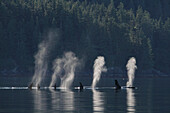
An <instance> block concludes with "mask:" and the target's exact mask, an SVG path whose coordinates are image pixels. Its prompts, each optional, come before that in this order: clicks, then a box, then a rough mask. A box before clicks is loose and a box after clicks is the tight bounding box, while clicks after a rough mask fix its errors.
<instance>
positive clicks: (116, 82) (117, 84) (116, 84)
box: [115, 80, 121, 90]
mask: <svg viewBox="0 0 170 113" xmlns="http://www.w3.org/2000/svg"><path fill="white" fill-rule="evenodd" d="M115 86H116V90H118V89H121V86H120V85H119V83H118V81H117V80H115Z"/></svg>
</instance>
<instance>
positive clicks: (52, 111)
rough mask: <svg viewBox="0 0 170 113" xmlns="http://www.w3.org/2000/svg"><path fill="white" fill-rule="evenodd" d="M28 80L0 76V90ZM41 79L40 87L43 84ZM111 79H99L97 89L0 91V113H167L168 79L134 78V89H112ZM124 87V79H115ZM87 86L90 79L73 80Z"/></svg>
mask: <svg viewBox="0 0 170 113" xmlns="http://www.w3.org/2000/svg"><path fill="white" fill-rule="evenodd" d="M30 80H31V77H21V76H20V77H17V76H15V77H0V87H1V88H2V87H12V86H13V87H25V86H27V85H28V84H29V82H30ZM49 80H50V79H46V80H44V86H47V84H48V83H47V81H49ZM114 80H115V78H101V80H100V82H99V83H98V85H97V86H98V89H96V90H91V89H84V90H83V91H82V92H80V91H79V90H77V89H74V88H72V89H70V90H60V89H57V90H50V89H41V90H28V89H0V113H62V112H63V113H65V112H66V113H93V112H94V113H99V112H100V113H170V78H136V79H135V81H134V86H136V87H137V89H122V90H119V91H115V90H114V89H113V86H114ZM117 80H118V81H119V83H120V84H121V85H123V86H124V85H125V84H126V81H127V79H123V78H119V79H117ZM79 81H81V82H82V83H83V85H84V86H87V87H88V86H90V85H91V82H92V79H89V78H87V77H84V78H76V79H75V81H74V83H73V86H78V85H79V84H78V83H79Z"/></svg>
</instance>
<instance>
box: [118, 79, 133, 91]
mask: <svg viewBox="0 0 170 113" xmlns="http://www.w3.org/2000/svg"><path fill="white" fill-rule="evenodd" d="M115 86H116V90H118V89H121V88H123V89H124V88H130V89H136V87H134V86H128V87H126V86H122V87H121V86H120V85H119V83H118V81H117V80H115Z"/></svg>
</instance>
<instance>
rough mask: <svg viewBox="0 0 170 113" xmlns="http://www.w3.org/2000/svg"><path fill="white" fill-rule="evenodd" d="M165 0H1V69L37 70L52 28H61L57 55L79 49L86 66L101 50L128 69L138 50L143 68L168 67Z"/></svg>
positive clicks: (169, 31) (110, 63)
mask: <svg viewBox="0 0 170 113" xmlns="http://www.w3.org/2000/svg"><path fill="white" fill-rule="evenodd" d="M163 4H165V2H162V1H160V0H156V2H154V1H153V5H151V6H152V7H148V6H149V5H148V1H147V0H144V1H143V2H142V1H139V0H130V2H125V0H124V1H123V0H122V2H118V1H117V0H115V1H114V0H105V2H104V1H101V0H92V1H88V0H85V1H84V0H80V1H77V0H29V1H27V0H1V1H0V39H1V41H0V53H1V54H0V70H4V69H14V68H15V67H18V68H20V69H21V70H23V69H26V70H28V71H30V70H33V67H34V55H35V53H36V52H37V51H38V50H37V49H38V44H39V43H40V42H41V41H42V40H43V36H44V34H46V33H47V31H49V29H56V28H57V29H60V32H61V35H60V40H59V43H56V44H58V45H57V46H56V51H55V52H54V54H52V56H51V59H54V58H56V57H57V56H59V55H62V54H63V52H65V51H73V52H74V53H75V54H76V55H77V56H78V57H79V58H83V59H84V62H85V69H92V66H93V62H94V59H95V58H96V57H97V56H98V55H102V56H104V57H105V58H106V65H107V66H108V67H114V66H116V67H121V68H122V69H124V68H125V65H126V63H127V60H128V59H129V58H130V57H132V56H134V57H136V59H137V65H138V69H139V70H143V69H144V70H145V69H151V68H156V69H158V70H161V71H164V72H168V69H169V67H170V59H169V58H170V48H169V43H170V39H169V36H170V19H169V18H168V19H165V17H166V16H168V15H169V14H168V13H167V14H166V13H165V12H164V10H165V9H164V8H160V7H161V6H162V5H163ZM139 5H140V6H139ZM165 5H166V4H165ZM145 6H146V7H145ZM143 8H144V9H148V11H150V12H148V11H146V10H143ZM154 9H155V10H156V11H155V10H154ZM150 14H151V16H152V17H156V18H157V17H158V16H162V18H164V20H161V19H159V20H157V19H155V18H151V16H150ZM165 15H166V16H165Z"/></svg>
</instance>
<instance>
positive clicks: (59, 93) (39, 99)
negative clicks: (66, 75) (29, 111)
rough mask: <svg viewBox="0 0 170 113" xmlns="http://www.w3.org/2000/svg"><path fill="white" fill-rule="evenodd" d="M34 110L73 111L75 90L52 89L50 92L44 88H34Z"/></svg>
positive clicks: (45, 111)
mask: <svg viewBox="0 0 170 113" xmlns="http://www.w3.org/2000/svg"><path fill="white" fill-rule="evenodd" d="M33 96H34V99H33V100H34V101H33V104H34V112H36V113H37V112H40V113H47V111H49V110H50V111H51V112H54V111H55V112H56V111H57V112H63V111H64V112H69V113H72V112H73V111H74V110H75V108H74V92H72V91H70V90H52V89H50V93H47V91H43V90H34V91H33Z"/></svg>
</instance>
